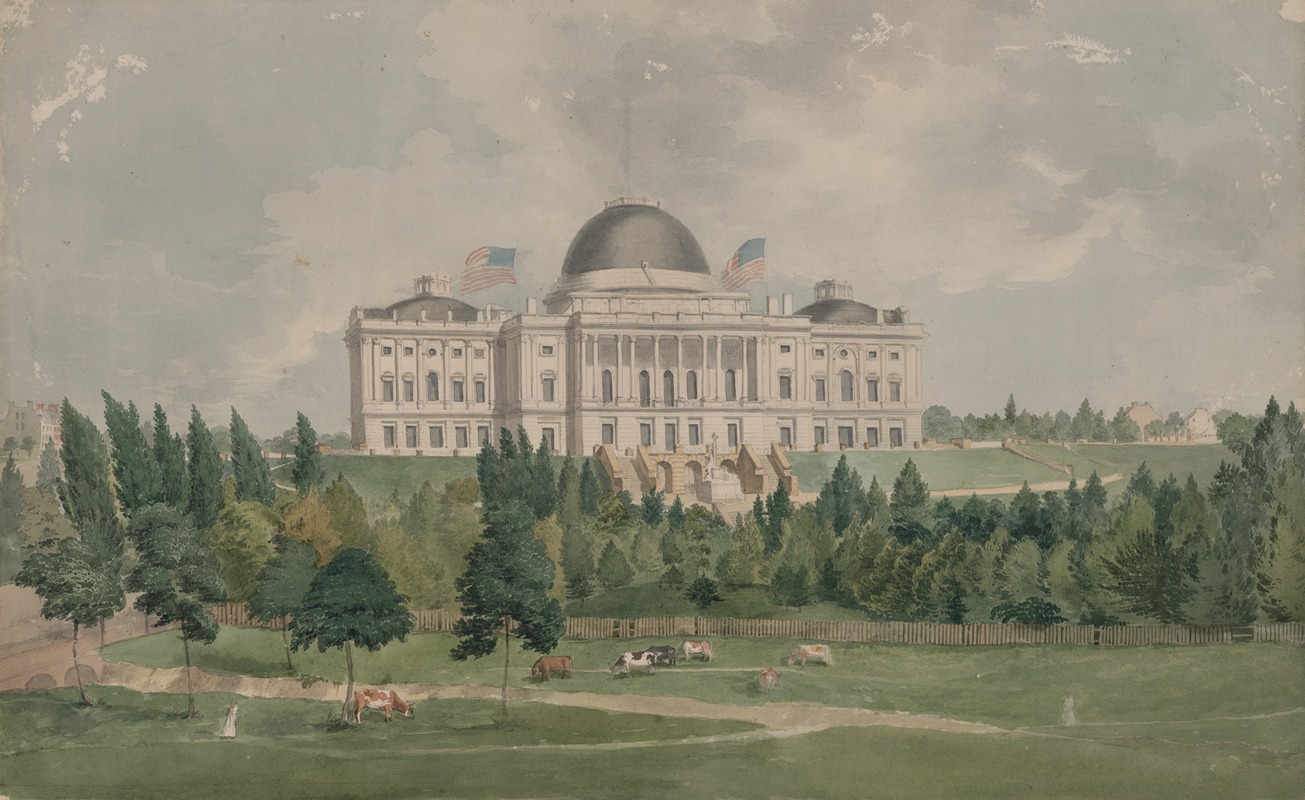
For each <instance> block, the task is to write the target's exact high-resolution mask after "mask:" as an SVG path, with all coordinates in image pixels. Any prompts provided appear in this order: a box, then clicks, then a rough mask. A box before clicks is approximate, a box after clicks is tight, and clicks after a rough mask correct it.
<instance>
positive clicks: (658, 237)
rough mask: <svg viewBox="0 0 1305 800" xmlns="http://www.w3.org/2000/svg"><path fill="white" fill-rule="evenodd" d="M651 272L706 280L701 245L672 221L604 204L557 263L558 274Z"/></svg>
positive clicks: (647, 209)
mask: <svg viewBox="0 0 1305 800" xmlns="http://www.w3.org/2000/svg"><path fill="white" fill-rule="evenodd" d="M645 261H646V262H648V266H649V268H651V269H667V270H675V271H678V272H697V273H700V274H702V275H710V274H711V269H710V268H709V267H708V266H707V258H706V256H704V255H703V254H702V245H700V244H698V240H697V239H696V238H694V235H693V233H692V232H691V231H690V230H689V229H688V228H686V227H685V226H684V223H683V222H680V221H679V220H678V219H676V218H675V217H673V216H671V215H670V214H667V213H666V212H665V211H662V210H661V209H660V208H655V207H653V206H651V205H643V204H619V205H618V204H609V205H608V207H607V208H605V209H603V210H602V211H601V212H600V213H599V214H598V215H597V216H595V217H593V218H592V219H590V220H589V221H588V222H586V223H585V224H584V226H583V227H581V228H580V232H579V233H577V234H576V235H575V238H574V239H572V240H571V247H570V248H569V249H568V250H567V251H566V258H565V259H564V260H563V261H562V274H563V275H580V274H582V273H586V272H597V271H599V270H604V269H638V268H639V267H641V266H642V265H643V262H645Z"/></svg>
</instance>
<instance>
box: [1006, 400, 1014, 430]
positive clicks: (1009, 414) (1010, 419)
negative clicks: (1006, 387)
mask: <svg viewBox="0 0 1305 800" xmlns="http://www.w3.org/2000/svg"><path fill="white" fill-rule="evenodd" d="M1005 411H1006V414H1005V417H1006V424H1007V425H1014V424H1015V412H1016V408H1015V395H1014V394H1011V395H1010V396H1009V397H1007V398H1006V409H1005Z"/></svg>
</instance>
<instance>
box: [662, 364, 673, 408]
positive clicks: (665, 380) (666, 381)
mask: <svg viewBox="0 0 1305 800" xmlns="http://www.w3.org/2000/svg"><path fill="white" fill-rule="evenodd" d="M662 401H663V402H664V403H666V405H668V406H673V405H675V373H674V372H671V371H670V370H669V369H668V370H666V371H665V372H663V373H662Z"/></svg>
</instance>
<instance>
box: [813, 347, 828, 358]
mask: <svg viewBox="0 0 1305 800" xmlns="http://www.w3.org/2000/svg"><path fill="white" fill-rule="evenodd" d="M814 355H815V357H816V358H824V357H825V348H823V347H817V348H816V351H815V353H814Z"/></svg>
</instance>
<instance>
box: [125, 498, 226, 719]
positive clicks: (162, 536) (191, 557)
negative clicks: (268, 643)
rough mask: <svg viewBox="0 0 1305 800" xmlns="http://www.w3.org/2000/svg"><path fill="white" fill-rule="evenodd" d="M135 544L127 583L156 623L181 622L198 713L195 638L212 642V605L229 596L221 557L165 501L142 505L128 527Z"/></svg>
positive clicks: (190, 705)
mask: <svg viewBox="0 0 1305 800" xmlns="http://www.w3.org/2000/svg"><path fill="white" fill-rule="evenodd" d="M127 533H128V536H130V537H131V542H132V545H134V546H135V549H136V566H135V567H134V568H133V569H132V571H131V574H130V575H129V576H127V588H128V589H129V590H131V591H133V592H140V593H141V594H140V596H139V597H137V598H136V603H135V605H136V608H138V609H140V610H141V611H143V612H145V613H146V614H152V615H154V616H156V617H157V620H156V621H155V623H154V625H155V627H162V626H165V625H171V624H173V623H180V624H181V644H182V647H183V649H184V650H185V654H186V694H187V699H188V702H187V712H186V717H187V718H188V719H193V718H194V717H195V693H194V689H193V687H192V685H191V682H190V643H191V642H202V643H203V644H212V642H213V640H215V639H217V635H218V623H217V620H216V619H214V618H213V614H212V613H211V612H210V611H209V610H208V606H210V605H213V604H214V603H220V602H222V601H223V600H224V599H225V598H226V586H225V585H223V583H222V577H221V575H220V574H219V572H218V564H217V559H216V558H214V557H213V554H212V553H211V552H209V550H208V548H206V547H205V546H204V545H203V544H201V543H200V538H199V533H198V532H197V531H195V530H194V529H193V528H192V527H191V526H190V522H189V520H187V519H185V518H184V517H182V516H181V514H180V513H178V512H177V510H176V509H174V508H171V507H170V506H166V505H163V504H162V503H159V504H156V505H152V506H149V507H148V508H144V509H141V510H140V511H139V513H137V514H136V516H135V517H133V518H132V521H131V525H130V526H129V527H128V529H127Z"/></svg>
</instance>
